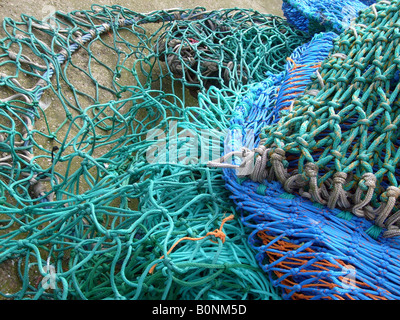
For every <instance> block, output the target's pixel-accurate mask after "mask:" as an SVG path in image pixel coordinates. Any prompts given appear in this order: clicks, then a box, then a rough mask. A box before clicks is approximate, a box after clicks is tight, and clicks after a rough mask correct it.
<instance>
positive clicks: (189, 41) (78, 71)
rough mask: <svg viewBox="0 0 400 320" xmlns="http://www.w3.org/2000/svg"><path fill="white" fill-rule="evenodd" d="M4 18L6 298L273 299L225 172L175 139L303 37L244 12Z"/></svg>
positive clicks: (0, 82) (277, 68)
mask: <svg viewBox="0 0 400 320" xmlns="http://www.w3.org/2000/svg"><path fill="white" fill-rule="evenodd" d="M2 32H3V33H4V34H5V36H4V37H3V38H2V39H0V48H1V50H0V58H1V60H0V70H1V75H0V86H1V96H0V104H1V108H0V113H1V118H2V119H1V123H0V140H1V141H0V149H1V152H2V154H1V159H0V173H1V178H0V192H1V198H0V266H3V267H5V266H15V268H16V270H17V271H16V274H17V275H18V278H19V281H20V287H19V289H18V290H17V291H15V292H9V291H8V289H6V288H3V289H1V291H0V294H1V295H2V296H3V297H5V298H12V299H178V298H179V299H280V293H279V290H280V289H279V288H274V287H273V286H272V285H271V283H270V281H269V280H268V278H267V277H266V276H265V274H264V272H263V271H262V270H261V268H260V266H259V265H258V263H257V261H256V260H255V257H254V250H253V249H252V248H251V247H250V246H249V244H248V243H247V240H246V237H244V235H245V234H246V232H245V228H244V226H243V225H242V224H241V223H240V222H239V221H238V219H236V218H237V213H236V211H235V208H234V205H233V202H232V200H231V199H230V198H229V195H230V192H229V191H228V190H227V189H226V188H225V186H224V185H225V181H224V180H223V177H222V175H223V173H222V172H221V171H220V170H219V169H217V168H209V167H207V166H206V165H204V164H201V163H196V162H195V161H191V162H190V161H189V160H190V158H188V157H185V156H186V155H187V152H188V149H190V148H189V147H188V145H186V147H185V144H187V143H188V142H187V140H188V139H186V138H187V137H191V136H190V134H192V135H193V134H194V135H195V136H196V137H197V138H198V139H201V138H202V137H203V135H202V132H204V130H211V129H214V131H211V132H217V131H218V132H223V131H224V130H225V129H228V128H229V126H230V119H231V118H232V117H233V113H234V112H235V109H234V108H233V105H235V103H238V102H240V101H241V97H242V95H243V94H244V93H245V92H247V88H248V86H251V85H252V84H253V83H256V82H259V81H261V80H263V79H265V75H266V73H268V72H274V73H278V72H282V71H284V69H285V64H286V58H287V57H289V56H290V55H291V54H292V52H293V51H294V50H295V49H296V48H297V47H299V46H300V45H302V44H304V43H305V42H307V41H308V40H309V39H310V38H309V36H308V35H306V34H304V33H303V32H301V31H299V30H296V29H295V28H294V27H292V26H290V25H289V24H288V23H287V22H286V21H285V20H284V19H282V18H279V17H275V16H272V15H266V14H260V13H258V12H255V11H252V10H242V9H226V10H219V11H210V12H207V11H205V9H204V8H195V9H192V10H170V11H165V10H163V11H155V12H151V13H148V14H141V13H136V12H134V11H131V10H129V9H127V8H123V7H121V6H97V5H94V6H92V8H91V10H84V11H73V12H70V13H63V12H60V11H58V12H57V13H56V15H55V16H54V17H53V18H52V19H51V20H49V21H40V20H37V19H35V18H34V17H31V16H27V15H22V16H21V21H15V20H13V19H9V18H6V19H5V20H4V23H3V31H2ZM110 57H111V58H110ZM208 89H209V90H208ZM60 119H61V120H60ZM159 132H162V133H171V132H175V133H176V134H177V136H178V137H179V139H177V140H175V139H173V138H171V137H170V136H169V135H167V136H166V137H165V138H162V137H161V136H160V135H158V136H157V135H156V133H159ZM188 132H190V134H189V133H188ZM211 134H213V133H211ZM215 135H216V136H218V135H217V134H216V133H215ZM162 142H164V143H165V144H164V147H166V148H167V149H168V150H170V152H169V153H168V157H169V159H167V160H168V161H166V163H162V161H154V162H151V161H149V158H148V155H149V150H150V151H151V150H153V149H152V148H154V147H155V149H154V150H158V153H157V151H154V153H153V154H154V155H155V158H157V157H158V156H159V155H160V154H161V150H160V149H157V146H158V145H160V144H162ZM203 142H204V143H205V142H206V141H203ZM221 145H222V144H221ZM177 146H178V148H177ZM176 149H178V152H177V153H176V154H175V155H173V152H172V150H176ZM218 152H220V153H221V152H222V147H221V150H218ZM172 155H173V156H174V157H172ZM176 159H178V160H179V161H177V160H176ZM182 159H183V160H182ZM185 159H189V160H187V162H185V161H186V160H185ZM158 160H160V158H158ZM164 160H165V159H164ZM180 160H182V161H180ZM192 160H193V159H192ZM52 281H53V282H52Z"/></svg>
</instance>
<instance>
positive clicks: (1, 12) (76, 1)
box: [0, 0, 282, 20]
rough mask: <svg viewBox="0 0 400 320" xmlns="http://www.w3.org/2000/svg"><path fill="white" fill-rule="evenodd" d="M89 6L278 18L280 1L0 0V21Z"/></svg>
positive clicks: (43, 15)
mask: <svg viewBox="0 0 400 320" xmlns="http://www.w3.org/2000/svg"><path fill="white" fill-rule="evenodd" d="M92 4H100V5H113V4H118V5H121V6H123V7H127V8H129V9H131V10H133V11H136V12H149V11H153V10H160V9H170V8H182V9H187V8H194V7H197V6H198V7H205V8H206V9H207V10H213V9H220V8H233V7H238V8H252V9H254V10H258V11H260V12H262V13H272V14H275V15H280V16H282V9H281V6H282V0H237V1H230V0H201V1H200V0H152V1H142V0H140V1H139V0H119V1H115V0H99V1H94V2H92V1H89V0H67V1H65V0H38V1H32V0H19V1H8V0H0V20H3V18H4V17H10V18H18V17H19V16H20V14H21V13H24V14H28V15H33V16H35V17H36V18H38V19H42V18H44V17H46V16H47V15H48V14H50V13H51V11H52V10H54V9H55V10H62V11H64V12H69V11H72V10H85V9H89V8H90V6H91V5H92Z"/></svg>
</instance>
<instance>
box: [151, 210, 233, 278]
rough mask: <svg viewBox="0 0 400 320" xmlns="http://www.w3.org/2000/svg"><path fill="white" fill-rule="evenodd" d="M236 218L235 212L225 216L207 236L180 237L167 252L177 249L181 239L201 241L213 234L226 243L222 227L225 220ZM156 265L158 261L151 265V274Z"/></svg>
mask: <svg viewBox="0 0 400 320" xmlns="http://www.w3.org/2000/svg"><path fill="white" fill-rule="evenodd" d="M234 218H235V216H234V215H233V214H231V215H229V216H228V217H225V218H224V219H222V222H221V226H220V227H219V228H218V229H215V230H214V231H210V232H208V233H207V234H206V235H205V236H203V237H200V238H192V237H183V238H180V239H179V240H178V241H176V242H175V243H174V244H173V246H172V247H171V248H170V249H169V250H168V252H167V254H170V253H171V252H172V251H173V250H174V249H175V247H176V246H177V245H178V244H179V243H180V242H181V241H184V240H190V241H199V240H203V239H205V238H207V237H212V236H213V237H215V238H219V239H221V241H222V243H224V242H225V238H226V235H225V233H224V232H223V231H222V228H223V227H224V224H225V222H227V221H229V220H233V219H234ZM209 240H210V241H211V242H214V243H217V242H216V241H214V240H213V239H209ZM163 258H164V255H162V256H161V257H160V260H161V259H163ZM156 266H157V263H156V264H155V265H153V266H152V267H151V269H150V270H149V273H150V274H152V273H153V272H154V269H155V268H156Z"/></svg>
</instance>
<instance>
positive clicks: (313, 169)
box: [304, 162, 318, 178]
mask: <svg viewBox="0 0 400 320" xmlns="http://www.w3.org/2000/svg"><path fill="white" fill-rule="evenodd" d="M304 171H305V173H306V175H307V177H309V178H315V177H316V176H317V175H318V166H317V165H316V164H315V163H313V162H308V163H307V164H306V165H305V166H304Z"/></svg>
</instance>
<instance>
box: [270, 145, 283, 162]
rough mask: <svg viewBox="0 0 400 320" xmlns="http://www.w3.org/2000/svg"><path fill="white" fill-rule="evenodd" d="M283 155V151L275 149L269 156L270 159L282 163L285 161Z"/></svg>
mask: <svg viewBox="0 0 400 320" xmlns="http://www.w3.org/2000/svg"><path fill="white" fill-rule="evenodd" d="M285 154H286V153H285V150H283V149H281V148H276V149H275V150H274V151H273V153H272V155H271V159H272V160H277V161H283V160H285Z"/></svg>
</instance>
